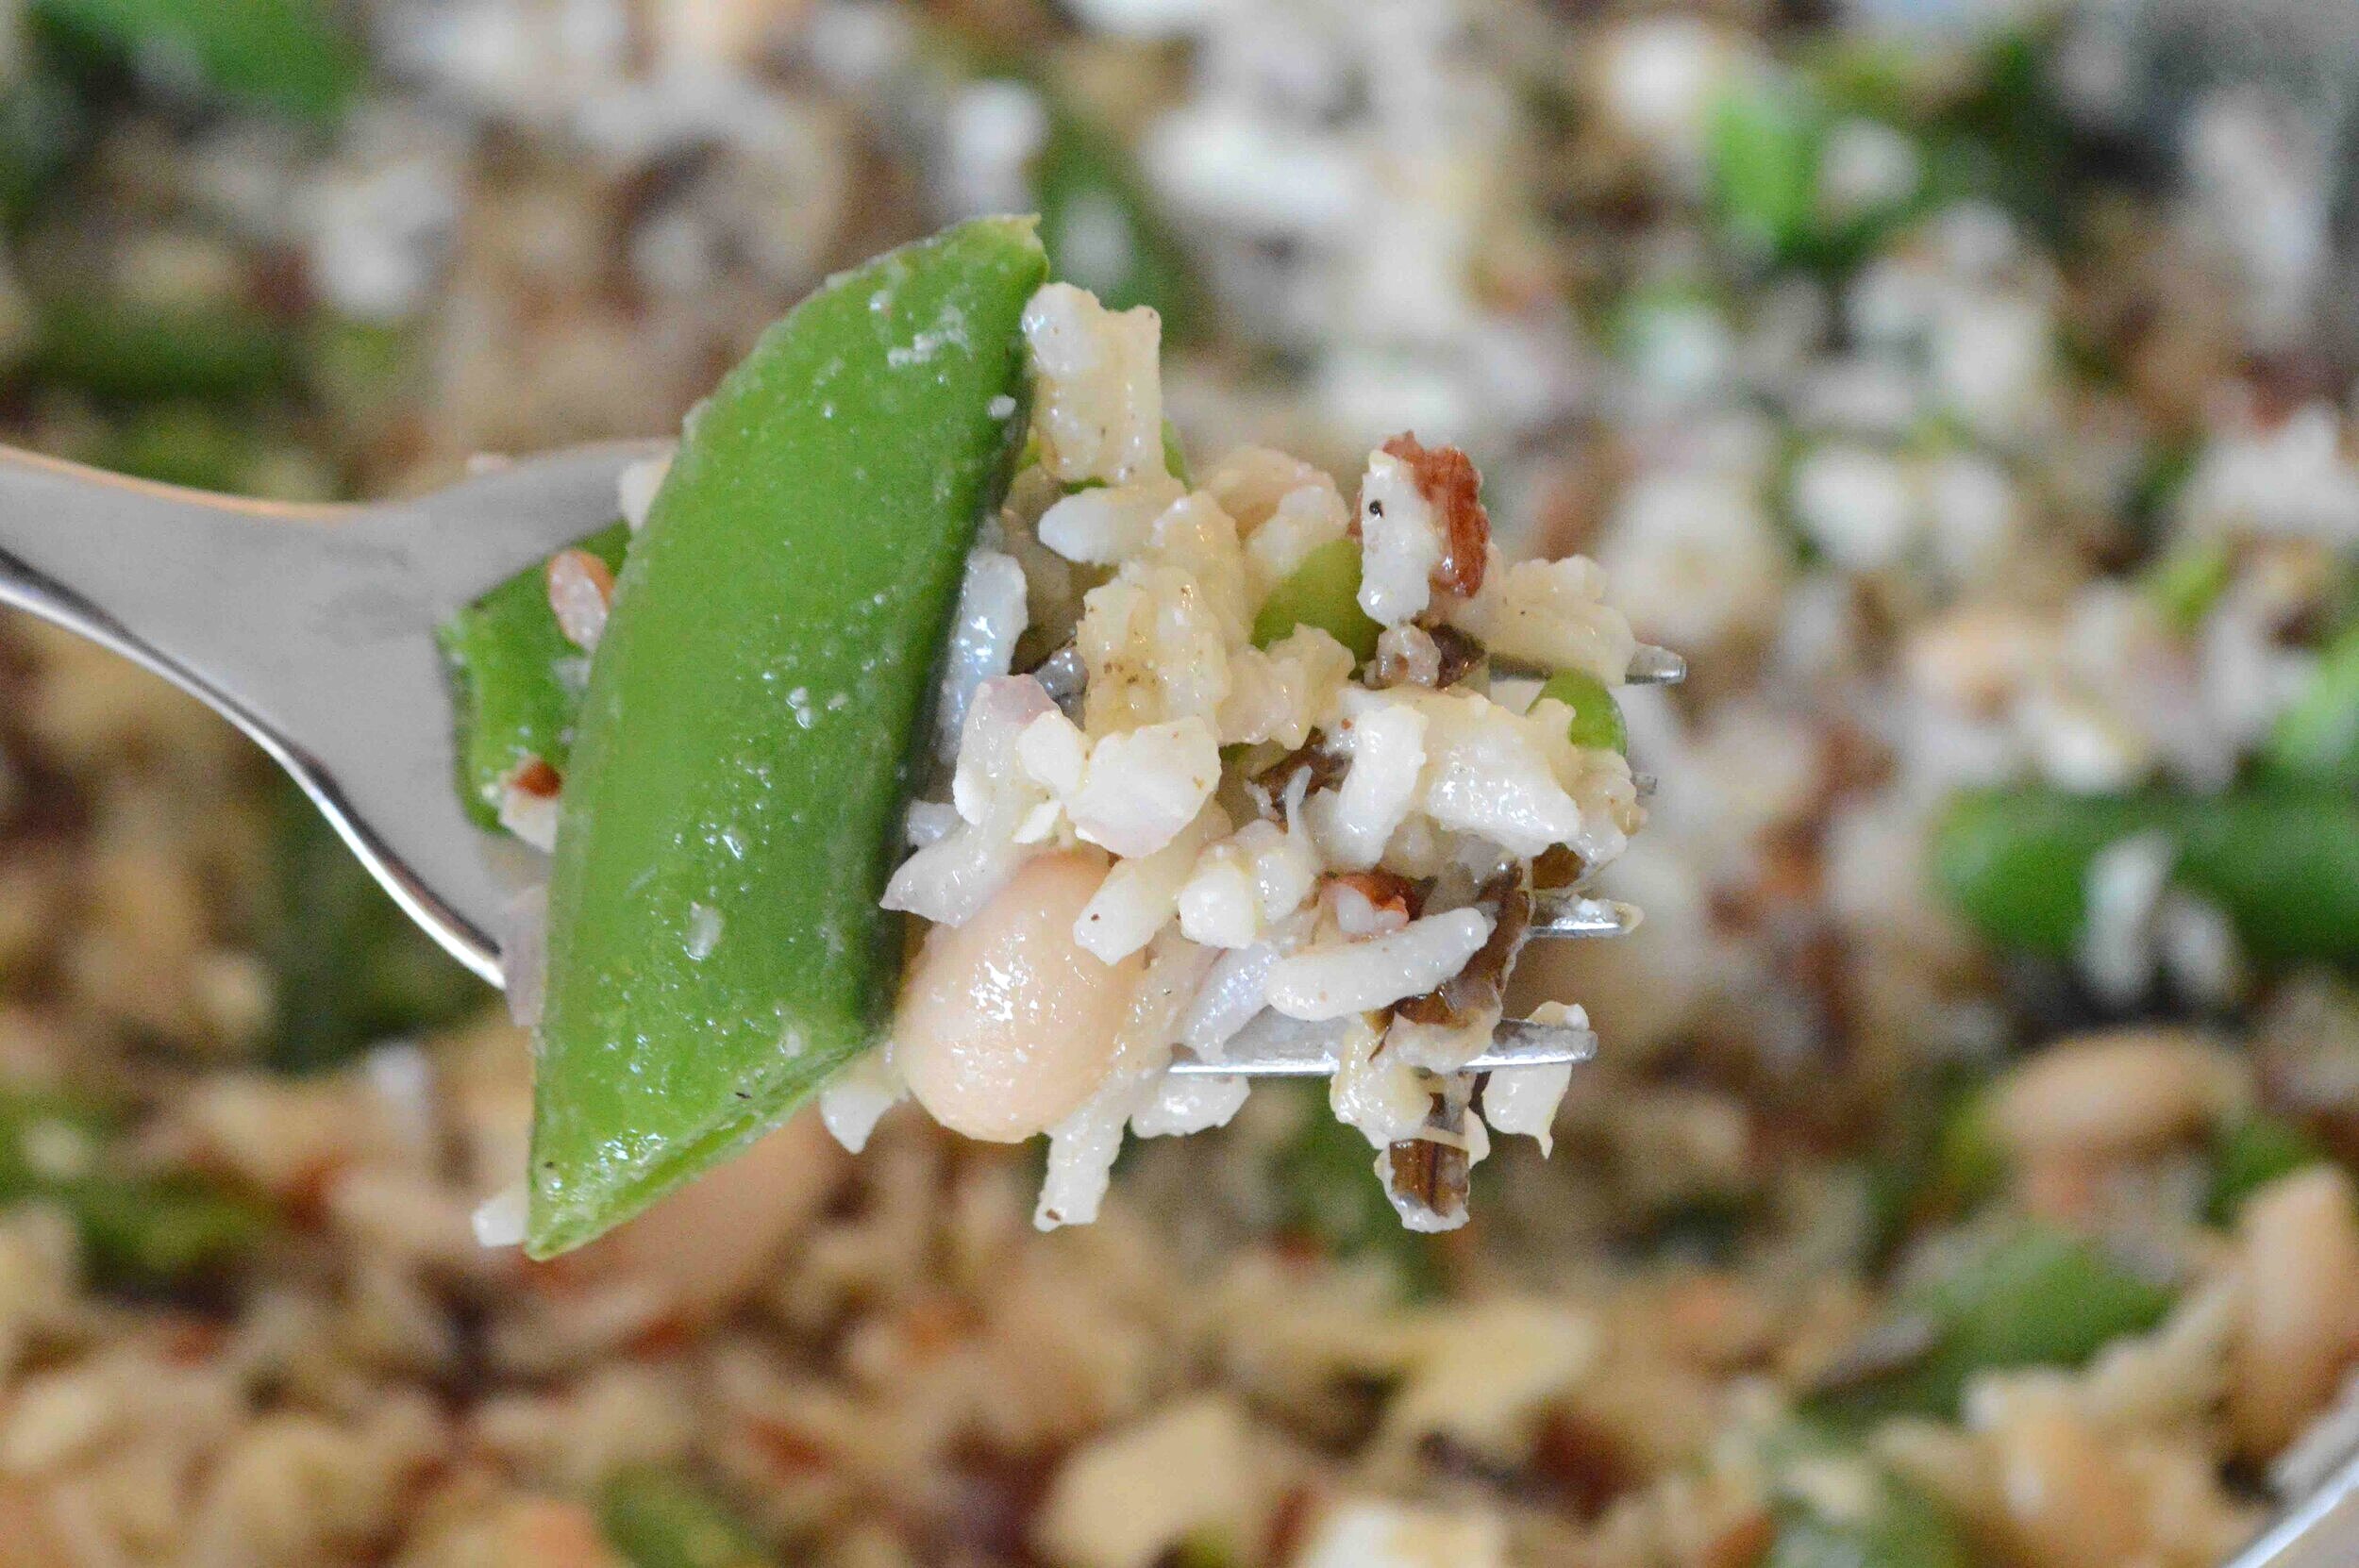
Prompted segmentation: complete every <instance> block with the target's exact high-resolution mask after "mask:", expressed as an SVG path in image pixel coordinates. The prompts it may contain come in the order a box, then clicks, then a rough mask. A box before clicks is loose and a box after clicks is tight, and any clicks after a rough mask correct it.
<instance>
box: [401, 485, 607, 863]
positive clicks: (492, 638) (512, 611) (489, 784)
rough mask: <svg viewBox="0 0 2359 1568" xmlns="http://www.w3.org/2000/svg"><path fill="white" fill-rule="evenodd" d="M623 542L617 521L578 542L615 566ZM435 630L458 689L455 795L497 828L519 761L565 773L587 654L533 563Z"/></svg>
mask: <svg viewBox="0 0 2359 1568" xmlns="http://www.w3.org/2000/svg"><path fill="white" fill-rule="evenodd" d="M629 542H630V529H629V528H628V527H627V526H625V525H623V524H620V523H617V524H615V525H613V526H611V527H610V528H604V529H601V530H599V531H598V532H597V533H594V534H592V535H591V536H590V537H589V538H587V539H585V540H583V541H582V542H580V543H579V544H578V545H577V546H576V548H577V549H582V550H587V551H589V552H590V553H591V554H592V555H594V556H595V557H597V558H598V559H600V560H602V561H604V562H606V566H607V570H609V571H610V572H611V571H619V570H621V568H622V564H623V551H624V549H625V547H626V546H627V544H628V543H629ZM439 635H440V639H441V642H442V644H443V655H444V656H445V657H446V658H447V659H449V660H450V665H451V673H452V675H453V676H454V677H455V679H456V681H457V683H458V689H459V794H460V799H462V800H464V801H465V802H466V803H467V812H468V814H469V815H470V816H472V817H474V818H475V819H476V821H477V823H479V824H481V825H482V826H485V827H497V826H499V805H500V795H501V792H502V791H503V790H504V789H505V787H506V785H507V782H508V779H509V777H510V775H512V774H513V773H514V772H515V771H516V768H517V766H518V765H519V764H521V763H523V762H524V761H525V760H526V759H529V758H534V757H537V758H539V759H541V760H542V761H544V762H546V763H547V764H549V766H551V767H552V768H555V769H556V770H557V771H558V772H559V773H560V774H562V773H563V772H564V771H565V764H566V762H567V760H568V759H570V758H571V756H572V754H573V745H574V723H575V719H576V717H577V715H578V714H579V712H580V710H581V694H582V691H583V689H584V688H585V687H586V686H587V684H588V682H589V676H590V659H589V656H588V655H586V654H584V653H583V652H582V651H581V650H580V649H579V648H577V647H576V646H574V644H573V642H571V641H569V640H568V639H567V638H566V636H565V634H564V632H563V631H561V630H560V629H559V627H558V625H557V612H556V611H555V610H554V609H551V608H550V607H549V588H548V579H547V577H546V575H545V573H544V568H542V567H538V566H536V567H533V568H531V569H530V570H528V571H524V572H519V573H517V574H516V575H514V576H512V577H510V578H509V579H508V580H507V581H506V582H504V583H502V584H500V585H499V586H498V587H497V588H495V589H494V590H492V592H489V593H486V594H485V595H484V596H483V597H482V598H480V599H477V601H476V602H475V603H474V604H472V605H470V606H468V607H467V608H466V609H462V610H460V612H459V613H458V614H457V615H455V616H453V617H451V619H450V620H449V621H447V622H445V623H444V624H443V628H442V630H441V633H440V634H439Z"/></svg>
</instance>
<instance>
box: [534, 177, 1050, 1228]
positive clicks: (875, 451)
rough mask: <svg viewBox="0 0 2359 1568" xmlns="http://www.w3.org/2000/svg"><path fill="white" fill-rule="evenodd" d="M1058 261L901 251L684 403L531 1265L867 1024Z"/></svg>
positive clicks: (541, 1089)
mask: <svg viewBox="0 0 2359 1568" xmlns="http://www.w3.org/2000/svg"><path fill="white" fill-rule="evenodd" d="M1047 272H1048V264H1047V259H1046V256H1045V255H1044V254H1043V253H1042V251H1041V248H1040V242H1039V241H1038V239H1037V237H1036V236H1035V235H1034V233H1033V229H1032V225H1031V224H1030V223H1029V221H1026V220H1019V219H1005V218H995V219H979V220H977V221H975V222H973V223H968V224H962V225H959V226H958V227H956V228H953V229H950V230H948V231H946V232H945V233H944V234H942V235H939V236H937V237H935V238H934V239H931V240H928V241H924V242H920V243H917V244H914V245H909V246H905V247H903V248H902V249H900V250H897V251H895V252H893V253H892V254H890V255H887V256H884V257H880V258H878V259H876V260H874V261H871V262H869V263H868V264H866V265H865V266H862V267H859V268H856V269H854V270H852V271H850V272H847V273H845V274H841V275H838V276H837V277H835V278H834V279H832V280H831V281H830V282H828V284H827V285H825V286H824V287H822V288H821V289H820V290H819V292H816V293H814V294H812V295H811V297H810V298H809V299H807V300H805V301H804V302H803V303H802V304H801V305H799V306H797V307H796V308H795V309H794V311H793V312H791V313H790V314H789V315H788V316H787V317H786V319H785V320H784V321H782V322H780V323H779V324H778V325H775V326H773V327H772V328H771V329H770V330H769V331H768V332H767V333H765V334H764V335H763V337H762V340H761V342H760V343H759V344H758V345H757V346H756V347H755V349H754V351H753V353H752V355H751V356H750V357H748V358H747V359H746V360H745V363H744V364H742V365H740V366H739V367H738V368H737V369H736V370H735V371H733V372H731V373H730V375H728V378H727V379H725V380H724V381H723V382H722V384H721V386H720V388H719V389H718V390H717V391H715V392H714V393H713V394H712V396H711V399H710V400H709V401H708V402H707V403H706V404H705V405H704V406H703V408H702V409H701V411H700V412H699V413H698V414H697V415H696V416H695V417H694V418H693V419H691V420H690V422H689V424H688V427H687V430H686V433H685V437H684V439H683V440H682V442H681V443H680V448H679V454H678V457H677V458H676V459H674V460H673V464H672V469H671V474H670V476H669V477H668V478H667V479H666V481H665V482H664V485H663V488H662V490H661V492H660V493H659V494H658V495H657V496H656V499H655V506H654V509H653V512H652V514H651V515H650V516H649V518H648V520H647V525H646V528H645V530H644V532H643V533H642V534H641V535H640V536H639V538H638V539H636V540H634V541H633V542H632V544H631V549H630V553H629V556H628V559H627V560H626V562H625V564H624V569H623V575H622V580H621V582H620V584H619V586H618V590H617V593H616V597H615V602H614V612H613V616H612V619H611V621H610V622H609V623H608V625H607V628H606V633H605V636H604V638H603V640H602V641H601V642H600V643H599V646H598V653H597V658H596V659H595V660H594V661H593V664H592V667H591V674H590V692H589V696H588V698H587V700H586V701H585V702H584V704H583V708H582V716H581V722H580V727H579V733H578V734H577V738H576V740H575V743H574V751H573V766H572V768H571V770H570V772H569V773H568V775H567V778H566V785H565V795H564V801H565V804H564V818H563V826H562V828H561V830H560V833H559V836H558V844H557V859H556V868H555V874H554V878H553V881H552V883H551V886H550V892H549V938H550V941H549V969H548V1001H547V1007H546V1009H545V1011H544V1016H543V1019H542V1026H541V1058H540V1070H539V1073H538V1076H537V1082H536V1085H535V1107H534V1121H533V1143H532V1171H531V1176H532V1191H531V1201H530V1205H529V1214H528V1223H527V1247H528V1249H529V1250H530V1252H531V1254H532V1255H533V1256H534V1257H536V1258H546V1257H549V1256H552V1255H553V1254H556V1253H559V1252H562V1251H564V1250H566V1249H567V1248H568V1247H573V1246H577V1245H579V1244H580V1243H583V1242H586V1241H588V1240H590V1239H591V1238H592V1237H593V1236H595V1235H597V1234H598V1233H599V1232H601V1231H603V1230H605V1229H607V1228H608V1227H609V1226H612V1225H615V1224H617V1223H618V1222H620V1221H622V1220H625V1219H627V1218H628V1217H629V1216H630V1215H631V1214H633V1213H635V1212H637V1211H638V1210H639V1209H643V1208H644V1207H645V1206H646V1205H647V1204H648V1203H649V1202H651V1201H653V1200H654V1199H655V1198H657V1197H658V1196H660V1195H661V1194H662V1193H665V1192H667V1191H669V1190H670V1189H671V1188H673V1187H676V1186H678V1184H679V1183H680V1182H682V1181H685V1180H687V1179H688V1178H689V1177H690V1176H694V1175H695V1174H696V1173H697V1172H699V1171H701V1170H703V1169H705V1168H706V1167H707V1166H709V1165H711V1164H712V1163H713V1162H714V1161H715V1160H718V1159H723V1158H725V1157H726V1156H728V1154H730V1153H731V1152H732V1151H734V1150H736V1149H737V1148H739V1147H741V1146H743V1145H744V1144H745V1143H747V1142H748V1141H750V1140H751V1139H753V1138H755V1137H756V1136H758V1135H759V1134H761V1132H762V1131H763V1130H764V1129H765V1128H767V1127H769V1126H773V1125H775V1124H776V1123H777V1122H778V1121H779V1120H780V1119H781V1118H782V1117H784V1116H785V1115H786V1114H787V1113H788V1112H790V1111H791V1110H793V1109H795V1107H796V1106H797V1105H799V1104H800V1103H801V1102H802V1101H803V1100H804V1099H805V1098H806V1097H807V1096H808V1095H810V1094H811V1092H812V1091H813V1090H815V1089H816V1088H817V1087H818V1086H819V1084H820V1083H821V1082H823V1081H824V1080H825V1079H826V1078H827V1076H828V1074H829V1073H831V1072H832V1071H833V1070H834V1069H835V1068H837V1067H838V1066H840V1065H842V1064H843V1063H844V1062H845V1060H847V1059H850V1058H851V1057H853V1056H855V1055H857V1054H858V1053H859V1052H860V1051H862V1050H863V1049H865V1048H866V1047H867V1046H869V1045H870V1044H871V1043H874V1042H875V1041H876V1040H877V1038H878V1034H879V1032H880V1031H881V1029H882V1027H883V1025H884V1021H885V1017H886V1014H887V1012H888V1010H889V1009H890V1007H891V1004H892V999H893V991H894V986H895V978H896V976H897V975H898V973H899V968H900V956H901V924H900V922H899V921H898V920H897V919H895V918H894V917H891V916H888V915H887V914H886V913H885V911H883V910H882V909H878V906H877V900H878V897H879V896H880V895H881V893H882V892H883V890H884V884H885V880H886V878H887V876H888V875H889V873H890V871H891V869H892V864H893V860H894V859H895V850H896V849H897V848H898V845H899V838H900V823H901V814H902V810H903V808H904V806H905V805H906V802H907V799H908V793H909V788H910V773H911V769H910V762H911V759H912V754H913V751H914V748H915V746H916V744H917V742H919V740H920V739H921V728H922V726H921V725H920V722H919V721H920V719H921V717H922V715H923V714H924V712H925V711H926V709H927V705H928V703H929V699H930V698H931V696H932V687H933V683H934V671H935V668H936V665H937V663H938V662H939V660H940V659H941V656H942V651H943V648H944V646H945V642H946V641H947V637H948V632H949V623H950V617H951V615H952V612H953V609H954V608H955V606H956V603H957V599H958V591H959V584H960V581H961V578H962V575H963V573H964V568H965V559H966V553H967V550H968V548H969V546H970V544H971V542H972V541H973V537H974V531H975V526H976V524H977V521H978V519H979V517H980V516H981V514H982V513H983V512H984V510H985V509H987V508H988V507H990V506H992V505H994V504H995V503H996V500H997V497H998V494H999V492H1000V490H1001V488H1002V486H1003V483H1004V479H1005V476H1006V472H1007V467H1008V462H1009V459H1011V458H1012V456H1013V452H1014V447H1015V442H1016V441H1017V440H1018V438H1020V436H1021V434H1022V431H1023V428H1024V424H1023V421H1022V420H1021V419H1016V418H1009V417H1006V416H1005V415H1004V414H995V413H994V412H993V411H992V407H993V405H994V403H995V402H997V401H998V400H999V399H1002V398H1004V397H1007V396H1009V395H1010V394H1021V393H1022V392H1023V391H1024V390H1025V383H1024V369H1025V365H1024V358H1023V352H1022V344H1021V340H1020V337H1019V333H1018V321H1019V318H1020V317H1021V314H1022V311H1023V308H1024V304H1025V302H1026V301H1027V300H1028V299H1029V298H1030V297H1031V295H1032V293H1033V292H1034V291H1035V290H1037V289H1038V288H1039V287H1040V285H1041V283H1042V282H1043V281H1044V280H1045V279H1046V276H1047Z"/></svg>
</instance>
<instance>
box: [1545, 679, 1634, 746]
mask: <svg viewBox="0 0 2359 1568" xmlns="http://www.w3.org/2000/svg"><path fill="white" fill-rule="evenodd" d="M1540 695H1541V696H1543V697H1554V698H1555V699H1556V700H1557V701H1558V702H1561V703H1563V704H1564V706H1565V707H1567V708H1569V709H1572V710H1573V717H1572V721H1571V723H1569V724H1567V725H1566V726H1564V732H1565V734H1566V735H1568V736H1569V737H1570V738H1571V740H1572V742H1573V744H1575V745H1577V746H1597V747H1598V748H1599V749H1601V750H1613V751H1619V752H1628V751H1629V750H1630V727H1629V726H1627V725H1625V724H1624V723H1623V722H1622V705H1621V704H1620V703H1617V702H1615V701H1614V693H1613V692H1609V691H1607V690H1606V689H1605V682H1603V681H1601V680H1599V679H1598V677H1597V676H1593V675H1589V674H1586V673H1584V672H1582V671H1580V670H1559V671H1558V672H1557V673H1556V674H1554V675H1552V676H1549V677H1548V684H1547V685H1545V686H1543V687H1541V688H1540Z"/></svg>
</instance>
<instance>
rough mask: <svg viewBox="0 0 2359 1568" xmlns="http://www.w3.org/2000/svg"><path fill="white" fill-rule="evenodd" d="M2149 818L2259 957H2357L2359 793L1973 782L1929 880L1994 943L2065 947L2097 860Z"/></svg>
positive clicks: (1944, 827) (2180, 873) (2147, 827)
mask: <svg viewBox="0 0 2359 1568" xmlns="http://www.w3.org/2000/svg"><path fill="white" fill-rule="evenodd" d="M2150 831H2162V832H2166V833H2168V834H2169V835H2170V836H2171V837H2172V839H2173V840H2174V842H2177V844H2178V846H2179V861H2178V867H2177V870H2176V871H2175V873H2174V875H2175V876H2177V877H2178V878H2179V879H2180V880H2181V881H2182V882H2183V883H2184V884H2185V885H2186V886H2188V887H2190V888H2192V889H2194V890H2195V891H2196V892H2200V893H2201V894H2202V895H2204V896H2205V897H2207V898H2210V899H2211V900H2213V901H2214V902H2215V903H2217V904H2218V905H2219V906H2220V908H2221V909H2223V910H2224V911H2225V912H2226V913H2227V915H2228V917H2229V919H2230V920H2231V921H2232V922H2233V923H2234V926H2235V928H2236V933H2237V935H2238V937H2239V938H2240V939H2241V940H2242V942H2243V943H2244V946H2245V950H2246V952H2247V953H2249V954H2250V955H2251V956H2252V957H2253V958H2255V959H2259V960H2261V961H2262V962H2265V963H2270V964H2285V963H2298V962H2302V961H2305V960H2312V961H2326V962H2337V963H2349V962H2351V961H2352V960H2354V959H2359V799H2354V798H2353V797H2352V796H2351V794H2349V793H2348V792H2336V791H2324V790H2303V789H2291V788H2267V787H2253V788H2247V789H2243V790H2238V791H2236V792H2232V793H2229V794H2224V795H2193V794H2183V793H2180V792H2172V791H2163V790H2155V791H2149V792H2143V793H2139V794H2133V795H2079V794H2073V793H2070V792H2066V791H2063V790H2056V789H2050V788H2046V787H2040V786H2032V787H2025V788H2018V789H2008V790H1993V791H1980V792H1968V793H1966V794H1964V795H1962V796H1960V797H1959V798H1958V799H1957V800H1956V801H1955V802H1953V803H1952V804H1951V806H1950V808H1949V812H1948V814H1947V815H1946V817H1945V818H1944V819H1943V821H1942V823H1941V825H1940V826H1939V828H1938V829H1937V831H1936V833H1935V835H1934V842H1933V849H1932V876H1933V880H1934V884H1935V886H1936V887H1937V888H1938V889H1939V890H1940V891H1941V892H1942V893H1943V895H1944V896H1945V897H1947V899H1948V900H1949V903H1950V905H1951V906H1952V907H1953V908H1955V909H1957V910H1958V912H1959V913H1960V914H1962V915H1964V916H1965V917H1966V920H1967V921H1968V922H1970V923H1971V924H1972V925H1973V926H1975V927H1976V928H1977V929H1978V930H1980V931H1981V932H1982V934H1983V936H1984V937H1985V938H1986V939H1988V940H1989V941H1990V942H1993V943H1995V944H1997V945H1999V946H2001V947H2006V948H2012V949H2016V950H2018V951H2021V952H2025V953H2031V954H2034V955H2038V956H2041V957H2046V958H2057V959H2060V958H2065V957H2067V956H2069V955H2070V954H2071V953H2072V951H2073V949H2074V947H2075V945H2076V944H2077V943H2078V942H2079V941H2080V936H2081V927H2082V925H2083V921H2084V919H2085V918H2086V909H2085V904H2084V893H2083V890H2084V886H2085V882H2086V877H2087V872H2088V865H2089V861H2090V860H2091V859H2093V858H2095V856H2096V855H2097V854H2098V852H2099V851H2100V850H2102V849H2103V848H2104V847H2105V846H2106V845H2108V844H2111V843H2114V842H2118V841H2119V840H2122V839H2125V838H2128V837H2129V836H2131V835H2132V834H2133V833H2143V832H2150Z"/></svg>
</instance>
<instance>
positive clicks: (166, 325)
mask: <svg viewBox="0 0 2359 1568" xmlns="http://www.w3.org/2000/svg"><path fill="white" fill-rule="evenodd" d="M37 317H38V320H37V324H36V328H35V333H34V341H33V345H32V351H31V354H30V357H29V359H27V362H26V366H25V368H26V369H27V370H28V371H29V372H30V373H31V374H32V375H36V376H39V377H41V378H42V379H44V380H49V381H56V382H60V383H62V384H64V385H66V386H71V387H78V388H80V389H81V390H82V391H84V392H95V393H97V394H98V395H100V396H102V397H122V398H132V399H148V398H166V397H192V398H229V397H250V396H253V395H255V394H257V393H260V392H271V391H274V390H276V389H277V388H279V387H281V386H283V385H285V384H286V383H287V382H288V381H289V379H290V378H291V376H292V375H293V363H294V356H293V349H292V345H291V343H290V341H289V338H288V335H287V334H286V333H285V332H284V331H282V330H281V329H280V328H279V326H278V325H277V324H276V323H275V322H272V321H269V320H267V319H265V318H263V317H261V316H259V315H256V314H254V313H252V312H251V311H247V310H243V309H235V308H232V307H229V306H218V307H213V306H207V307H199V306H141V305H131V304H126V303H125V302H122V301H119V300H109V299H103V298H98V297H96V296H89V295H79V296H61V297H58V298H53V299H48V300H44V301H42V303H41V305H40V307H39V309H38V311H37Z"/></svg>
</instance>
